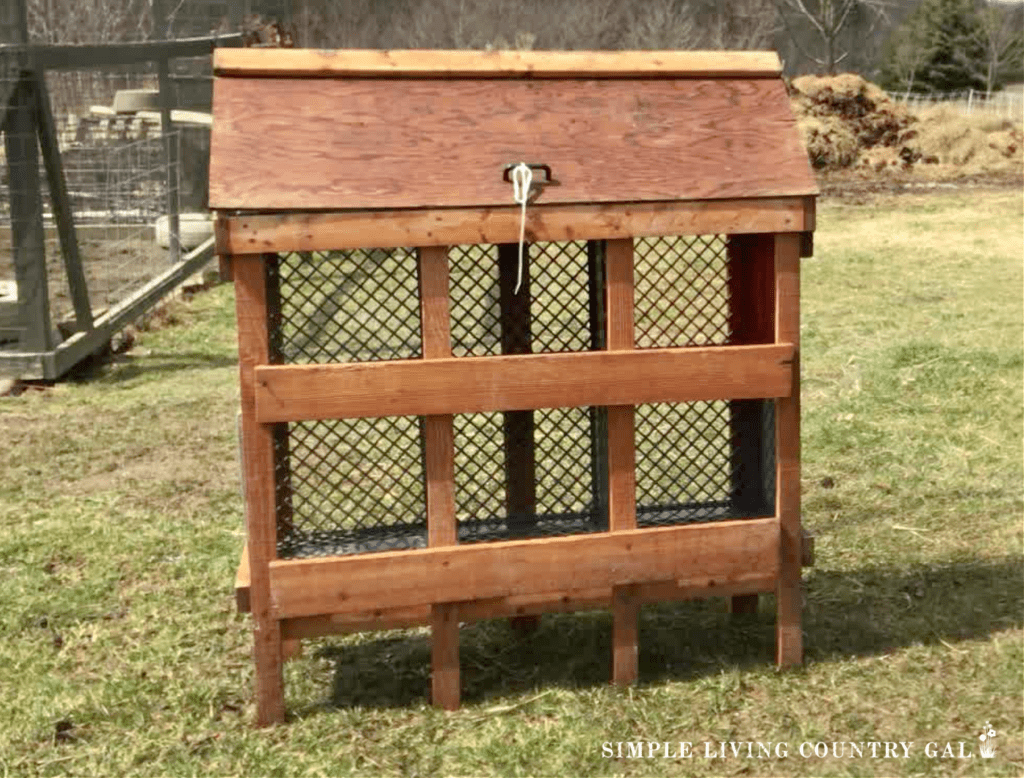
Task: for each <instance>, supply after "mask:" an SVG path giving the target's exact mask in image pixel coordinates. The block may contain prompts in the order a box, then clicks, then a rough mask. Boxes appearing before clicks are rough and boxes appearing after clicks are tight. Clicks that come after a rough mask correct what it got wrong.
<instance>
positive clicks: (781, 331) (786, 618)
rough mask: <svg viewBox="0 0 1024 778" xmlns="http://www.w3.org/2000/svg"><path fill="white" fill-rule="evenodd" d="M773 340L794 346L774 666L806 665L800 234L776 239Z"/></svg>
mask: <svg viewBox="0 0 1024 778" xmlns="http://www.w3.org/2000/svg"><path fill="white" fill-rule="evenodd" d="M775 340H776V342H778V343H792V344H794V346H795V347H796V350H795V352H794V354H793V393H792V394H791V395H790V396H789V397H783V398H780V399H778V400H776V401H775V460H776V465H775V510H776V511H777V513H778V516H779V522H780V524H781V530H782V532H781V548H780V558H779V582H778V590H777V601H778V611H777V614H776V622H775V634H776V654H775V658H776V662H777V664H778V665H779V666H780V667H786V666H789V665H797V664H800V663H801V662H802V661H803V632H802V627H801V608H802V604H801V591H800V556H801V542H800V235H799V234H798V233H784V234H779V235H776V236H775Z"/></svg>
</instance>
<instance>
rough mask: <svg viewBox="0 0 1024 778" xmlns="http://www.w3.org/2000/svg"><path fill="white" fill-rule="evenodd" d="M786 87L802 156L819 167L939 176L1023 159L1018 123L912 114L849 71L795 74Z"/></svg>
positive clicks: (944, 113)
mask: <svg viewBox="0 0 1024 778" xmlns="http://www.w3.org/2000/svg"><path fill="white" fill-rule="evenodd" d="M789 88H790V99H791V102H792V106H793V112H794V114H795V115H796V117H797V123H798V126H799V128H800V132H801V135H802V136H803V140H804V144H805V145H806V147H807V153H808V156H809V157H810V160H811V164H812V165H813V166H814V167H815V168H816V169H819V170H823V171H838V170H851V171H857V172H863V173H865V174H875V173H881V172H886V171H889V172H921V173H927V174H928V175H929V177H944V176H947V175H964V174H977V173H981V172H991V171H1000V170H1010V169H1014V168H1019V167H1021V165H1022V164H1024V156H1022V150H1024V135H1022V132H1021V126H1020V124H1019V123H1014V122H1011V121H1008V120H1006V119H1002V118H999V117H993V116H990V115H986V114H983V113H977V112H976V113H975V114H973V115H967V114H966V113H964V112H963V111H962V110H959V109H957V107H956V106H940V107H936V108H930V109H926V110H924V111H921V112H919V113H914V112H911V111H910V110H908V109H907V108H906V106H904V105H902V104H901V103H898V102H896V101H895V100H893V99H892V98H890V97H889V95H888V94H887V93H886V92H885V91H884V90H882V89H881V88H879V87H878V86H876V85H875V84H872V83H870V82H869V81H865V80H864V79H863V78H861V77H860V76H857V75H854V74H852V73H844V74H842V75H837V76H801V77H799V78H796V79H794V80H793V81H792V82H791V83H790V85H789Z"/></svg>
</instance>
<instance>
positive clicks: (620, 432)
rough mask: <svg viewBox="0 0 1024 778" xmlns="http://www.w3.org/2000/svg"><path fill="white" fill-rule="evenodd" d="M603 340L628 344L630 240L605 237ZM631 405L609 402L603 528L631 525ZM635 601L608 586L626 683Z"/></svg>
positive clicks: (616, 661)
mask: <svg viewBox="0 0 1024 778" xmlns="http://www.w3.org/2000/svg"><path fill="white" fill-rule="evenodd" d="M605 290H606V291H605V316H606V319H605V322H606V336H605V342H606V343H607V347H608V350H609V351H627V350H631V349H632V348H633V342H634V341H633V240H632V238H623V239H620V240H610V241H608V244H607V250H606V252H605ZM634 411H635V409H634V408H633V406H632V405H617V406H612V407H610V408H608V529H609V531H611V532H617V531H621V530H628V529H635V528H636V451H635V445H636V444H635V440H634ZM639 616H640V606H639V604H638V602H637V599H636V597H635V593H634V592H633V591H632V587H628V586H625V587H616V588H615V589H614V591H613V592H612V681H613V682H614V683H616V684H620V685H626V684H631V683H634V682H635V681H636V678H637V673H638V668H637V665H638V653H637V625H638V621H639Z"/></svg>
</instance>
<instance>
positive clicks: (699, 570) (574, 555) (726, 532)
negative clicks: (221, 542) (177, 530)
mask: <svg viewBox="0 0 1024 778" xmlns="http://www.w3.org/2000/svg"><path fill="white" fill-rule="evenodd" d="M778 556H779V524H778V521H777V520H776V519H774V518H766V519H748V520H743V521H723V522H716V523H710V524H690V525H685V526H679V527H662V528H658V529H640V530H627V531H623V532H611V533H601V534H595V535H576V536H570V537H562V538H546V539H543V540H515V541H506V542H498V543H481V544H474V545H462V546H443V547H438V548H427V549H417V550H411V551H389V552H384V553H380V554H360V555H355V556H349V557H325V558H319V559H301V560H296V559H293V560H276V561H273V562H271V563H270V580H271V598H272V601H273V610H274V614H275V616H276V617H277V618H281V619H283V618H293V617H298V616H316V615H322V614H330V613H346V612H357V611H372V610H373V609H383V608H408V607H415V606H421V605H426V604H436V603H455V602H463V601H467V600H478V599H482V598H493V597H516V596H525V595H531V594H541V593H545V592H560V593H563V594H567V595H570V596H571V595H572V594H573V593H577V592H583V591H587V590H590V589H604V588H610V587H614V586H623V585H628V584H640V583H655V582H669V581H671V582H673V584H674V585H676V586H679V587H683V588H685V587H714V586H716V585H719V584H723V583H726V584H732V583H739V582H742V581H745V580H754V579H756V580H759V581H760V580H762V579H763V578H764V577H765V576H774V575H775V573H776V571H777V569H778Z"/></svg>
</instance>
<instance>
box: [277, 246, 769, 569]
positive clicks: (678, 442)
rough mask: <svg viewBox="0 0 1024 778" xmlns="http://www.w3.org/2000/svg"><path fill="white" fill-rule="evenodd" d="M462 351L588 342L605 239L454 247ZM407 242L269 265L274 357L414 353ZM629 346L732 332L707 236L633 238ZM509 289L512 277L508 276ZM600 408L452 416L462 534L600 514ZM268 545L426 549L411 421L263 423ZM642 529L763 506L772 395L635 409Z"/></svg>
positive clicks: (354, 358) (726, 337)
mask: <svg viewBox="0 0 1024 778" xmlns="http://www.w3.org/2000/svg"><path fill="white" fill-rule="evenodd" d="M448 259H449V268H450V283H449V289H450V305H451V348H452V353H453V355H454V356H456V357H478V356H490V355H497V354H526V353H543V352H561V351H587V350H600V349H603V348H604V346H605V342H604V302H603V299H604V280H603V276H604V243H603V242H601V241H590V242H586V241H571V242H551V243H535V244H531V245H528V246H526V247H524V261H523V263H522V266H521V267H520V263H519V256H518V246H516V245H500V246H499V245H465V246H454V247H451V248H450V249H449V252H448ZM418 272H419V271H418V261H417V256H416V252H415V250H414V249H404V248H403V249H387V250H384V249H365V250H355V251H332V252H316V253H294V254H287V255H282V256H281V257H277V258H273V259H271V260H269V261H268V262H267V278H268V311H269V317H270V321H269V322H268V324H269V331H270V347H271V361H272V362H274V363H277V364H310V363H327V362H366V361H374V360H393V359H415V358H418V357H420V356H421V354H422V342H421V331H420V327H421V325H420V300H419V291H418V284H419V279H418ZM635 276H636V284H635V299H634V306H635V319H636V326H635V332H636V346H637V347H638V348H662V347H669V346H693V345H700V346H705V345H727V344H729V343H730V342H731V340H730V338H731V333H730V310H729V283H730V282H729V263H728V259H727V255H726V241H725V240H724V239H723V238H721V237H718V236H699V237H687V238H655V239H641V240H637V241H636V247H635ZM517 284H518V286H519V288H518V291H517V290H516V286H517ZM606 419H607V416H606V410H605V409H603V408H586V407H583V408H550V409H540V410H536V411H509V412H492V413H470V414H457V415H455V417H454V448H455V463H454V465H455V467H454V471H455V509H456V518H457V520H458V538H459V541H460V542H463V543H468V542H480V541H488V540H501V539H511V538H530V537H544V536H554V535H569V534H580V533H587V532H600V531H604V530H606V529H607V528H608V510H607V498H606V493H607V479H608V475H607V463H608V455H607V451H606V446H607V435H606V430H607V426H606V425H607V421H606ZM274 440H275V472H276V495H277V499H276V503H277V525H278V542H279V548H278V552H279V554H280V556H282V557H297V556H317V555H338V554H352V553H364V552H370V551H381V550H389V549H403V548H421V547H425V546H426V542H427V528H426V486H425V467H424V445H423V432H422V420H421V419H418V418H415V417H387V418H373V419H343V420H328V421H303V422H294V423H290V424H278V425H276V426H275V436H274ZM635 446H636V485H637V492H636V493H637V522H638V525H639V526H641V527H650V526H661V525H673V524H680V523H687V522H706V521H716V520H721V519H727V518H744V517H752V516H761V515H771V514H773V513H774V477H775V473H774V403H773V402H771V401H762V400H743V401H727V400H722V401H712V402H691V403H673V404H651V405H641V406H638V407H637V409H636V434H635Z"/></svg>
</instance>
